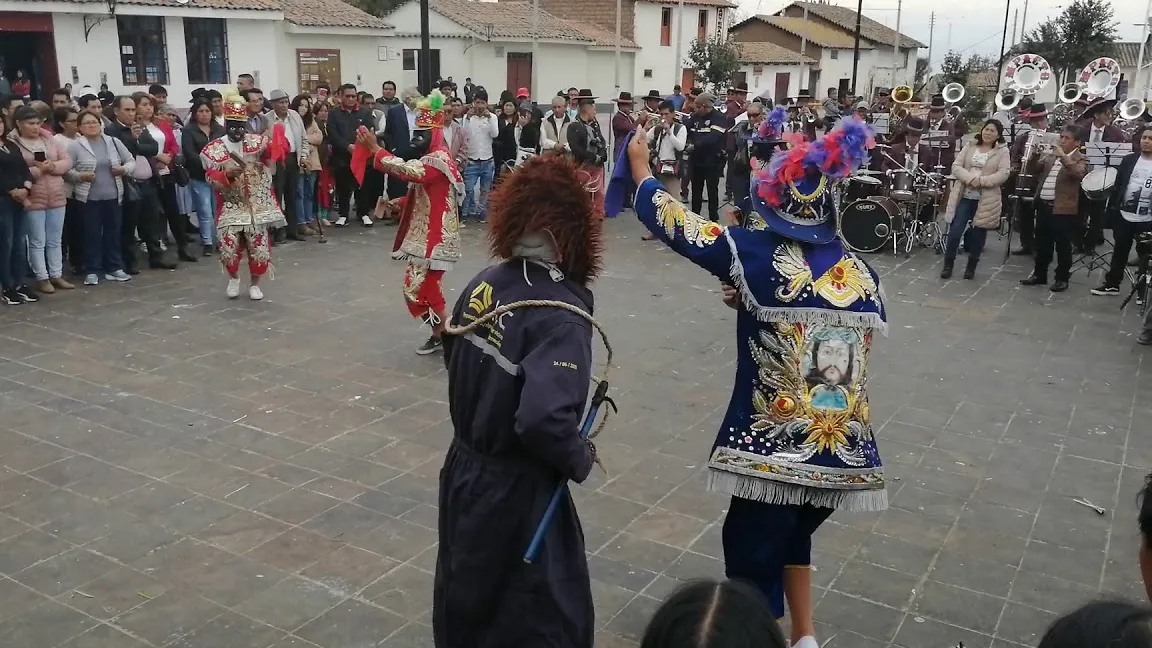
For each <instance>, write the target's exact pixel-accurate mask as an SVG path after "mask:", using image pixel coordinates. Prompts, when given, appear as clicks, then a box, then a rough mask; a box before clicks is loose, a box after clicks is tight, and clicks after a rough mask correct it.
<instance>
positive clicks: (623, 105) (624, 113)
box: [612, 91, 636, 160]
mask: <svg viewBox="0 0 1152 648" xmlns="http://www.w3.org/2000/svg"><path fill="white" fill-rule="evenodd" d="M632 105H633V102H632V93H631V92H623V91H621V92H620V96H619V97H617V98H616V113H615V114H613V115H612V140H613V145H612V159H613V160H615V159H616V158H618V157H620V151H622V150H624V144H626V143H627V142H628V133H631V132H632V130H633V129H634V128H636V120H635V119H633V118H632Z"/></svg>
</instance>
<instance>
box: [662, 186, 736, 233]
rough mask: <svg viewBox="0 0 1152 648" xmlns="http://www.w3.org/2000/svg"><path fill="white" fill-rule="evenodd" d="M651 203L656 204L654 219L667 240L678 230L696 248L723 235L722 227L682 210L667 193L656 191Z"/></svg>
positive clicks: (681, 205)
mask: <svg viewBox="0 0 1152 648" xmlns="http://www.w3.org/2000/svg"><path fill="white" fill-rule="evenodd" d="M652 202H654V203H655V204H656V218H658V219H659V220H660V224H661V225H663V226H664V233H665V234H667V235H668V238H673V239H674V238H676V230H677V228H679V229H680V230H681V231H682V232H683V233H684V240H686V241H688V242H689V243H691V244H693V245H695V246H696V247H705V246H708V245H712V244H713V243H715V242H716V239H717V238H719V237H720V235H721V234H723V233H724V228H723V227H720V226H719V225H717V224H716V223H713V222H712V221H709V220H705V219H703V218H701V217H700V216H698V215H696V214H693V213H692V212H690V211H688V210H686V209H684V205H683V204H681V203H680V201H679V200H677V199H676V198H673V197H672V194H669V193H668V192H667V191H657V192H656V193H655V194H654V195H653V196H652Z"/></svg>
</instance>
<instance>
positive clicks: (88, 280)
mask: <svg viewBox="0 0 1152 648" xmlns="http://www.w3.org/2000/svg"><path fill="white" fill-rule="evenodd" d="M99 283H100V278H99V277H97V276H96V275H94V274H90V275H87V276H86V277H84V285H85V286H95V285H96V284H99Z"/></svg>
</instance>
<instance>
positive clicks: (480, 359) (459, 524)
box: [432, 157, 602, 648]
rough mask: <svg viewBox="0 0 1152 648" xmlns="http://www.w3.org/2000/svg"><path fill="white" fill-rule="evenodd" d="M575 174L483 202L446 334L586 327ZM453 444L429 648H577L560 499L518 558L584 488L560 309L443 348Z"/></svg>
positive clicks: (577, 333)
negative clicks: (483, 218) (475, 247)
mask: <svg viewBox="0 0 1152 648" xmlns="http://www.w3.org/2000/svg"><path fill="white" fill-rule="evenodd" d="M585 175H586V174H583V173H582V172H581V171H580V170H579V169H578V168H577V167H576V166H575V165H574V164H573V163H571V162H569V161H567V160H565V159H562V158H559V157H538V158H535V159H533V160H531V161H529V162H527V163H525V164H524V165H523V166H522V167H521V168H519V169H518V170H517V171H516V172H515V173H513V174H511V175H509V176H508V177H507V178H505V179H504V180H503V181H502V182H501V183H500V184H499V185H498V186H497V188H496V189H494V190H493V192H492V196H491V199H490V201H489V207H488V227H489V232H488V237H489V239H490V241H491V251H492V255H493V256H494V257H496V258H498V259H503V261H502V262H501V263H500V264H498V265H495V266H492V267H489V268H487V269H485V270H483V271H481V272H480V274H478V275H476V277H475V278H473V279H472V281H471V282H469V284H468V286H467V288H465V289H464V291H463V293H462V294H461V296H460V299H459V301H458V302H457V303H456V306H455V308H454V309H453V311H452V316H451V328H457V327H463V326H467V325H468V324H470V323H473V322H476V321H477V320H478V319H479V318H481V317H483V316H484V315H485V314H487V313H490V312H491V311H493V310H494V309H496V308H498V307H499V306H500V305H501V304H508V303H511V302H515V301H521V300H551V301H559V302H564V303H566V304H570V305H572V306H575V307H577V308H579V309H580V310H582V311H585V312H587V313H589V314H591V313H592V307H593V303H592V293H591V291H590V290H588V284H589V283H590V282H591V281H592V279H593V278H594V277H595V275H596V273H597V271H598V270H599V269H600V254H601V247H602V244H601V240H600V222H601V221H600V218H599V217H597V216H596V215H595V208H594V205H593V200H592V195H591V194H589V193H588V192H587V191H586V190H585V186H584V178H583V176H585ZM445 363H446V365H447V367H448V374H449V375H448V399H449V405H450V409H451V413H452V424H453V427H454V429H455V436H454V439H453V441H452V446H451V447H450V448H449V450H448V456H447V458H446V459H445V462H444V468H443V470H442V471H441V472H440V529H439V532H440V546H439V554H438V556H437V561H436V584H435V594H434V604H433V619H432V621H433V628H434V634H435V640H436V646H437V647H438V648H497V647H500V648H504V647H510V646H523V647H525V648H527V647H532V648H591V647H592V643H593V636H594V633H595V628H594V615H593V608H592V591H591V587H590V584H589V577H588V564H587V561H586V559H585V555H584V534H583V531H582V529H581V527H580V519H579V517H578V516H577V514H576V507H575V505H574V504H573V502H572V499H571V497H570V496H568V495H567V493H565V497H564V500H563V501H562V502H561V504H560V508H559V510H558V511H557V513H556V517H555V518H554V520H553V523H552V525H551V526H550V527H549V531H548V534H547V536H546V538H545V540H544V548H543V550H542V552H541V554H540V557H539V558H538V559H537V560H536V561H535V562H534V563H532V564H528V563H525V562H524V560H523V558H522V557H523V555H524V551H525V549H526V548H527V547H528V544H529V542H530V541H531V539H532V534H533V532H534V531H535V529H536V525H537V523H538V522H539V520H540V517H541V515H542V514H543V513H544V510H545V509H546V508H547V506H548V500H549V498H550V497H551V495H552V492H553V490H554V489H555V488H556V485H557V484H558V483H560V482H561V481H563V480H572V481H575V482H577V483H579V482H582V481H584V479H586V478H587V477H588V474H589V472H590V471H591V470H592V464H593V462H594V461H595V457H596V450H595V447H594V446H593V445H592V443H591V442H590V441H587V440H585V439H583V438H582V437H581V435H580V423H581V415H582V414H583V412H584V407H585V403H586V401H587V399H588V395H589V390H590V382H589V381H590V378H591V370H592V326H591V325H590V324H589V323H588V322H587V320H586V319H585V318H583V317H581V316H580V315H578V314H576V313H572V312H570V311H567V310H563V309H560V308H523V309H518V310H514V311H512V312H509V313H506V314H504V315H502V316H499V317H497V318H495V319H493V320H491V321H489V322H487V323H485V324H482V325H480V326H478V327H476V329H475V330H473V331H471V332H468V333H466V334H462V335H455V336H446V337H445Z"/></svg>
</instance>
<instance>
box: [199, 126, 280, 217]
mask: <svg viewBox="0 0 1152 648" xmlns="http://www.w3.org/2000/svg"><path fill="white" fill-rule="evenodd" d="M228 144H229V142H228V137H227V136H224V137H220V138H217V139H214V140H212V141H211V142H208V145H207V146H205V147H204V150H203V151H201V152H200V159H201V161H202V162H203V163H204V170H205V175H207V176H208V179H209V180H215V181H216V182H218V183H220V184H222V185H224V187H225V188H224V190H223V191H219V192H217V196H216V205H217V207H216V227H217V229H218V230H219V231H220V233H221V234H222V235H223V234H229V233H232V234H237V233H245V234H257V233H260V232H263V231H265V230H266V229H268V228H269V227H284V226H285V225H286V224H287V222H286V221H285V219H284V212H283V211H282V209H281V207H280V203H279V201H277V200H276V191H275V190H274V189H273V186H272V171H271V170H270V169H269V168H268V166H267V165H268V164H271V163H274V162H275V156H276V152H275V151H274V150H273V149H276V148H277V147H274V146H272V141H271V140H270V139H269V138H268V137H266V136H264V135H261V134H259V133H249V134H247V135H245V136H244V138H243V139H241V140H240V142H239V146H238V147H237V148H238V149H239V150H238V151H234V150H232V149H229V146H228ZM234 155H235V157H233V156H234ZM236 158H239V160H237V159H236ZM241 163H243V173H241V175H240V177H238V178H236V179H235V180H229V179H228V176H227V175H226V174H227V171H228V170H229V169H234V168H237V167H239V166H241Z"/></svg>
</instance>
